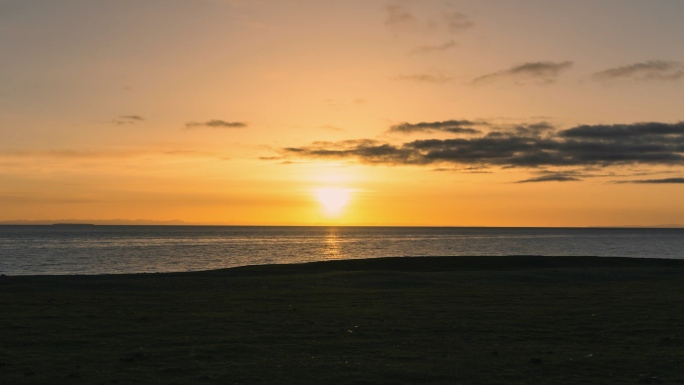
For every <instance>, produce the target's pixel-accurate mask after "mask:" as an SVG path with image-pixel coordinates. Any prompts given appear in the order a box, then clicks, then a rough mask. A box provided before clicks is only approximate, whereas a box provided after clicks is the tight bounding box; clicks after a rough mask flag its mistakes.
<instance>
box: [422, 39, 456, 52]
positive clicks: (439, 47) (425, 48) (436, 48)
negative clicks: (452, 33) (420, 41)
mask: <svg viewBox="0 0 684 385" xmlns="http://www.w3.org/2000/svg"><path fill="white" fill-rule="evenodd" d="M456 46H458V44H457V43H456V42H455V41H454V40H449V41H448V42H446V43H443V44H436V45H421V46H420V47H416V48H415V49H414V50H413V53H417V54H429V53H434V52H444V51H446V50H449V49H452V48H454V47H456Z"/></svg>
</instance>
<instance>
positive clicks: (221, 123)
mask: <svg viewBox="0 0 684 385" xmlns="http://www.w3.org/2000/svg"><path fill="white" fill-rule="evenodd" d="M201 127H210V128H244V127H247V123H245V122H227V121H225V120H220V119H212V120H208V121H206V122H189V123H186V124H185V128H186V129H188V130H192V129H196V128H201Z"/></svg>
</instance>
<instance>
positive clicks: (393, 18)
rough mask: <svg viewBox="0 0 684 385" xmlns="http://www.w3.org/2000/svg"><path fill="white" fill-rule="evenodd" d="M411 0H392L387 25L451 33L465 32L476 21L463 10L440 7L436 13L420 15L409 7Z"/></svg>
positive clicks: (397, 27)
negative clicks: (409, 0) (462, 11)
mask: <svg viewBox="0 0 684 385" xmlns="http://www.w3.org/2000/svg"><path fill="white" fill-rule="evenodd" d="M409 5H410V2H408V1H405V0H404V1H402V0H394V1H391V2H390V3H389V4H388V5H387V6H386V7H385V10H386V17H385V25H387V26H388V27H390V28H391V29H393V30H394V31H397V32H398V31H413V32H423V33H425V32H440V33H443V34H444V33H446V34H449V35H453V34H457V33H460V32H463V31H465V30H467V29H470V28H472V27H473V26H475V23H474V22H473V21H472V20H471V19H470V17H468V15H465V14H463V13H461V12H457V11H453V10H447V9H439V10H438V11H437V13H436V14H432V15H418V14H416V13H414V12H413V11H412V10H410V8H409Z"/></svg>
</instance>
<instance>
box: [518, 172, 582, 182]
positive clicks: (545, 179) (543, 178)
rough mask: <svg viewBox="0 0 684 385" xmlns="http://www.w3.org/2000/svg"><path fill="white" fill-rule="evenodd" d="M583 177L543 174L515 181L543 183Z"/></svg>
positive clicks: (577, 179)
mask: <svg viewBox="0 0 684 385" xmlns="http://www.w3.org/2000/svg"><path fill="white" fill-rule="evenodd" d="M577 181H581V179H579V178H576V177H574V176H570V175H565V174H555V175H543V176H538V177H535V178H530V179H525V180H521V181H517V182H515V183H543V182H577Z"/></svg>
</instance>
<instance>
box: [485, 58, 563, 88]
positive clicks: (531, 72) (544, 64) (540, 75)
mask: <svg viewBox="0 0 684 385" xmlns="http://www.w3.org/2000/svg"><path fill="white" fill-rule="evenodd" d="M572 66H573V62H571V61H564V62H551V61H540V62H530V63H524V64H520V65H517V66H514V67H511V68H509V69H506V70H503V71H498V72H493V73H489V74H485V75H482V76H479V77H477V78H475V79H473V81H472V83H473V84H486V83H492V82H498V81H512V82H514V83H516V84H519V85H524V84H540V85H545V84H551V83H554V82H555V81H556V80H558V77H559V76H560V75H561V74H562V73H563V72H565V71H567V70H568V69H570V68H571V67H572Z"/></svg>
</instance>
